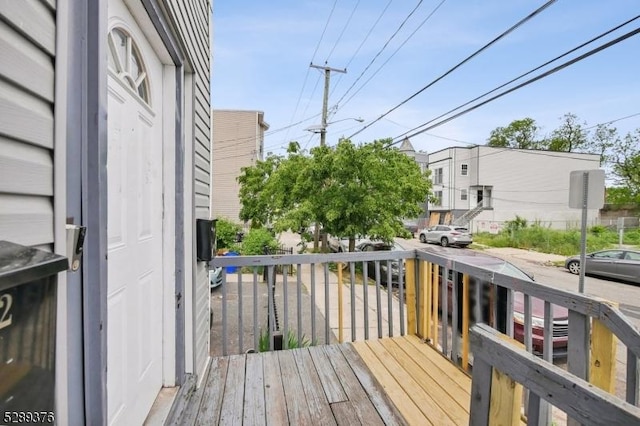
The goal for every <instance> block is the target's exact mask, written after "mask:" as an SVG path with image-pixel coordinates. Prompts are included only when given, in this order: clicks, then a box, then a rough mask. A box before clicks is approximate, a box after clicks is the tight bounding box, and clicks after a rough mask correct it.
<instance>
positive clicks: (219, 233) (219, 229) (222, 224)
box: [216, 218, 242, 249]
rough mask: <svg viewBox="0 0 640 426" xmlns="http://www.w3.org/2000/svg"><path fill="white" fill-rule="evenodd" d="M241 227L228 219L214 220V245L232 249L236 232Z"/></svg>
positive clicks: (236, 235) (240, 229)
mask: <svg viewBox="0 0 640 426" xmlns="http://www.w3.org/2000/svg"><path fill="white" fill-rule="evenodd" d="M240 231H242V227H241V226H240V225H238V224H237V223H233V222H232V221H230V220H229V219H226V218H219V219H218V221H217V222H216V247H217V248H218V249H224V248H226V249H234V248H235V245H236V239H237V237H238V232H240Z"/></svg>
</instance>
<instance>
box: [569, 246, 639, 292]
mask: <svg viewBox="0 0 640 426" xmlns="http://www.w3.org/2000/svg"><path fill="white" fill-rule="evenodd" d="M586 265H587V266H586V268H585V270H584V273H585V274H587V275H597V276H600V277H606V278H613V279H617V280H623V281H629V282H632V283H636V284H640V251H635V250H625V249H618V250H602V251H596V252H594V253H589V254H587V257H586ZM564 266H565V268H567V269H568V270H569V272H571V273H572V274H576V275H577V274H579V273H580V256H579V255H576V256H571V257H569V258H568V259H567V260H566V261H565V262H564Z"/></svg>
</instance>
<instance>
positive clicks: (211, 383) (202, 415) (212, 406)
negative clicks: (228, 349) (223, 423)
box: [196, 358, 229, 425]
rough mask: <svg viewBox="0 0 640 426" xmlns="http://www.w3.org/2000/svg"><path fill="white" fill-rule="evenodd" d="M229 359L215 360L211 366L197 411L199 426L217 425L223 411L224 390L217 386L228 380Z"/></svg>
mask: <svg viewBox="0 0 640 426" xmlns="http://www.w3.org/2000/svg"><path fill="white" fill-rule="evenodd" d="M228 367H229V358H214V359H212V360H211V366H209V375H208V376H207V381H206V382H205V383H204V386H203V387H202V388H201V389H203V392H202V399H201V401H200V404H199V405H198V410H197V413H198V414H197V418H196V424H197V425H204V424H211V423H210V422H213V423H217V422H218V419H220V411H221V410H222V395H223V394H224V388H223V387H222V388H221V387H220V386H217V384H220V383H225V382H226V380H227V369H228Z"/></svg>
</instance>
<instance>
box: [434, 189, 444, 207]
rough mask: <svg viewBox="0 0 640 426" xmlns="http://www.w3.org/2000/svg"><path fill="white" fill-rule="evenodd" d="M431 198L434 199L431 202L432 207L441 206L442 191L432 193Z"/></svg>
mask: <svg viewBox="0 0 640 426" xmlns="http://www.w3.org/2000/svg"><path fill="white" fill-rule="evenodd" d="M433 198H434V201H433V205H434V206H441V205H442V191H434V192H433Z"/></svg>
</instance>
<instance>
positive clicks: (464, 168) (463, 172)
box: [460, 164, 469, 176]
mask: <svg viewBox="0 0 640 426" xmlns="http://www.w3.org/2000/svg"><path fill="white" fill-rule="evenodd" d="M460 174H461V175H462V176H467V175H468V174H469V165H468V164H462V165H461V166H460Z"/></svg>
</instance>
